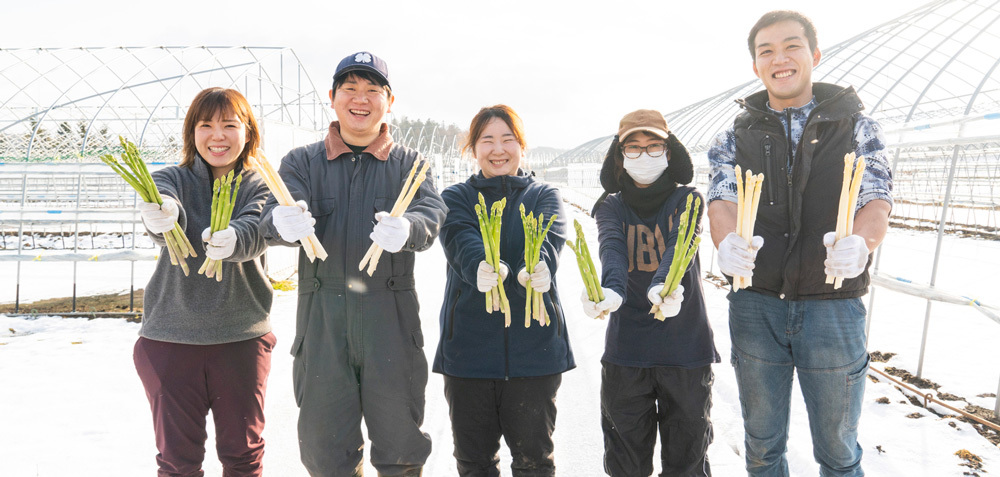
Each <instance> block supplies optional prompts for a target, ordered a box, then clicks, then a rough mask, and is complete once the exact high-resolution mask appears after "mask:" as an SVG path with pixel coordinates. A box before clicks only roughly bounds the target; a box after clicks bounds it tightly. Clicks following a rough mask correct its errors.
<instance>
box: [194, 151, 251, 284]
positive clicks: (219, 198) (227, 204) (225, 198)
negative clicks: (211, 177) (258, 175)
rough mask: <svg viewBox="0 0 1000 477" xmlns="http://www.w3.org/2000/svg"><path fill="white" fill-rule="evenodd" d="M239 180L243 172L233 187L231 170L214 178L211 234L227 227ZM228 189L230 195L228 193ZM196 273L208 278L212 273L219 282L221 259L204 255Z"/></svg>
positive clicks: (237, 177)
mask: <svg viewBox="0 0 1000 477" xmlns="http://www.w3.org/2000/svg"><path fill="white" fill-rule="evenodd" d="M240 182H243V174H239V175H237V176H236V187H233V171H229V174H226V175H225V176H223V177H220V178H218V179H216V180H215V184H214V185H213V186H212V219H211V225H210V226H209V227H210V230H211V232H212V233H213V234H214V233H216V232H218V231H220V230H222V229H225V228H226V227H229V219H230V218H232V215H233V205H235V204H236V194H237V193H239V191H240ZM230 190H231V191H232V195H230ZM198 273H201V274H204V275H205V276H206V277H209V278H211V277H212V276H213V275H214V276H215V280H216V281H219V282H221V281H222V261H221V260H212V259H211V258H208V257H205V262H204V263H202V264H201V268H199V269H198Z"/></svg>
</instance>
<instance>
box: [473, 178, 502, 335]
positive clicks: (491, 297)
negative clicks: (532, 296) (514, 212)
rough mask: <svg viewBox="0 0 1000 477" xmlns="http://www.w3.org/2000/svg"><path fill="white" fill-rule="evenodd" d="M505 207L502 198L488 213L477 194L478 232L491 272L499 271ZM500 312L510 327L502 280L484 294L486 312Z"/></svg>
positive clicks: (483, 202)
mask: <svg viewBox="0 0 1000 477" xmlns="http://www.w3.org/2000/svg"><path fill="white" fill-rule="evenodd" d="M506 206H507V198H506V197H504V198H503V199H500V200H498V201H496V202H494V203H493V206H492V207H491V208H490V211H489V212H487V210H486V199H485V198H483V194H482V193H480V194H479V203H478V204H476V216H477V217H478V219H479V231H480V233H482V235H483V249H484V250H485V252H486V263H488V264H490V265H491V266H492V267H493V270H495V271H499V270H500V220H501V218H502V217H503V209H504V207H506ZM494 311H500V312H503V314H504V326H510V303H509V302H508V301H507V292H506V291H505V290H504V288H503V280H498V281H497V286H495V287H493V288H492V289H491V290H490V291H489V292H488V293H486V312H487V313H493V312H494Z"/></svg>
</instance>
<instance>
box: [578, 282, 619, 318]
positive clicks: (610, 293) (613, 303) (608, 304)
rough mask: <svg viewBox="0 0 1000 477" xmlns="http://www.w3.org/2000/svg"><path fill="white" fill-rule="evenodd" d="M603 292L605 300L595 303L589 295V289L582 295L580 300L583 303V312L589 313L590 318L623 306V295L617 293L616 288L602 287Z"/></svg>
mask: <svg viewBox="0 0 1000 477" xmlns="http://www.w3.org/2000/svg"><path fill="white" fill-rule="evenodd" d="M601 293H603V294H604V301H602V302H600V303H594V302H592V301H590V298H589V297H587V291H586V290H584V292H583V295H581V296H580V302H582V303H583V314H584V315H587V317H588V318H597V317H598V316H600V315H601V314H602V313H604V312H608V313H611V312H613V311H616V310H618V308H619V307H621V306H622V297H621V295H619V294H617V293H615V291H614V290H612V289H610V288H601Z"/></svg>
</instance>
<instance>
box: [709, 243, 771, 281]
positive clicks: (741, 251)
mask: <svg viewBox="0 0 1000 477" xmlns="http://www.w3.org/2000/svg"><path fill="white" fill-rule="evenodd" d="M751 242H752V243H749V244H748V243H747V241H746V240H743V237H740V236H739V235H736V232H729V235H726V238H725V239H723V240H722V242H720V243H719V271H721V272H722V273H724V274H726V275H729V276H731V277H736V276H739V277H752V276H753V267H754V263H753V262H754V260H756V259H757V251H758V250H760V248H761V247H763V246H764V237H761V236H759V235H755V236H754V237H753V239H752V240H751Z"/></svg>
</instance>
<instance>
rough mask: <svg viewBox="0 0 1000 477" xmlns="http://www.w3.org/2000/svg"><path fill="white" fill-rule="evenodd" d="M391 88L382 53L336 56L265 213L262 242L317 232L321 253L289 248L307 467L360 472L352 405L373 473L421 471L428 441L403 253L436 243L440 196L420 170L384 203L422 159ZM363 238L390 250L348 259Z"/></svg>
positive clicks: (442, 210) (420, 341)
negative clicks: (282, 197)
mask: <svg viewBox="0 0 1000 477" xmlns="http://www.w3.org/2000/svg"><path fill="white" fill-rule="evenodd" d="M394 99H395V98H394V97H393V95H392V89H391V88H390V86H389V68H388V66H387V65H386V64H385V62H384V61H382V59H380V58H378V57H377V56H375V55H373V54H371V53H368V52H359V53H356V54H353V55H350V56H348V57H346V58H344V59H343V60H341V62H340V64H339V65H338V66H337V71H336V73H334V75H333V89H331V90H330V101H331V103H332V104H331V107H332V108H333V110H334V111H335V112H336V114H337V120H336V121H334V122H332V123H331V124H330V128H329V131H328V133H327V136H326V138H325V139H324V140H323V141H319V142H317V143H314V144H310V145H308V146H305V147H299V148H296V149H293V150H292V151H291V152H289V153H288V154H287V155H286V156H285V157H284V158H283V159H282V161H281V167H280V169H279V171H278V172H279V174H280V175H281V178H282V179H283V180H284V181H285V184H286V185H287V186H288V189H289V191H290V192H291V194H292V196H293V197H295V199H296V200H297V201H298V202H297V204H296V205H294V206H280V205H278V204H277V202H276V201H275V200H274V199H271V200H269V201H268V202H267V204H266V205H265V206H264V211H263V213H262V217H261V229H262V232H263V234H264V237H265V238H266V239H267V241H268V244H271V245H285V246H291V247H298V246H299V245H300V243H301V242H300V241H301V240H303V239H305V237H308V236H309V235H310V234H313V233H315V234H316V236H317V237H318V238H319V240H320V242H321V243H322V245H323V247H324V248H325V249H326V251H327V253H328V254H329V256H328V257H327V259H326V260H324V261H320V260H316V261H315V262H310V261H309V260H308V258H307V257H306V255H305V253H304V252H300V253H299V268H298V273H299V302H298V311H297V319H296V331H295V340H294V341H293V342H292V355H293V356H295V361H294V365H293V376H292V379H293V385H294V390H295V400H296V403H297V404H298V406H299V425H298V429H299V450H300V453H301V457H302V463H303V464H304V465H305V467H306V469H308V471H309V473H310V475H313V476H361V475H362V473H363V460H364V446H365V442H364V437H363V436H362V434H361V419H362V417H364V420H365V423H366V425H367V429H368V437H369V438H370V439H371V462H372V465H373V466H374V467H375V468H376V469H377V470H378V473H379V475H380V476H387V477H388V476H407V477H413V476H419V475H420V474H421V468H422V467H423V464H424V461H425V460H426V459H427V456H428V455H429V454H430V451H431V440H430V436H428V435H427V434H425V433H423V432H421V431H420V425H421V424H422V422H423V416H424V388H425V386H426V385H427V359H426V357H425V356H424V351H423V346H424V338H423V335H422V334H421V330H420V317H419V316H418V314H417V311H418V308H419V305H418V304H417V295H416V292H415V291H414V277H413V261H414V252H419V251H422V250H426V249H427V248H429V247H430V246H431V244H433V242H434V238H435V237H437V234H438V230H439V229H440V226H441V223H442V222H443V221H444V217H445V215H446V213H447V208H446V207H445V205H444V202H443V201H442V200H441V197H440V196H439V195H438V193H437V191H436V190H435V189H434V185H433V184H434V181H433V180H425V181H424V182H423V183H422V184H421V186H420V188H419V189H418V190H417V194H416V196H415V197H414V198H413V201H412V202H411V203H410V205H409V207H408V208H407V209H406V211H405V212H404V213H403V214H402V215H401V216H400V217H393V216H390V215H389V214H388V213H387V211H389V210H391V209H392V207H393V203H394V202H395V200H396V198H397V197H398V196H399V195H400V192H401V189H402V185H403V182H404V181H405V180H406V176H407V174H408V173H409V172H410V169H412V168H413V165H414V163H415V162H417V161H418V160H421V159H422V158H421V156H420V153H418V152H417V151H415V150H413V149H409V148H407V147H403V146H401V145H399V144H395V143H394V142H393V139H392V136H391V135H389V127H388V125H387V124H386V123H385V116H386V113H388V112H389V110H390V108H391V107H392V103H393V101H394ZM427 177H428V178H429V177H431V173H430V172H428V173H427ZM372 243H375V244H378V245H379V246H381V247H382V248H383V249H384V250H385V251H386V252H388V253H387V254H384V255H383V256H382V258H381V260H380V261H379V263H378V267H377V268H376V270H375V272H374V273H373V274H372V276H368V274H367V273H366V272H364V271H359V270H358V268H359V267H358V264H359V263H360V262H361V259H362V257H363V256H364V255H365V252H366V251H367V250H368V248H369V247H370V246H371V245H372Z"/></svg>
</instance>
